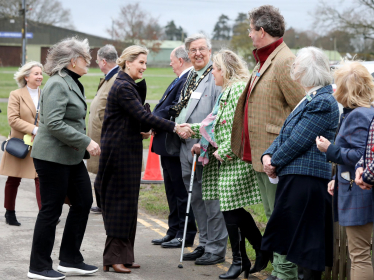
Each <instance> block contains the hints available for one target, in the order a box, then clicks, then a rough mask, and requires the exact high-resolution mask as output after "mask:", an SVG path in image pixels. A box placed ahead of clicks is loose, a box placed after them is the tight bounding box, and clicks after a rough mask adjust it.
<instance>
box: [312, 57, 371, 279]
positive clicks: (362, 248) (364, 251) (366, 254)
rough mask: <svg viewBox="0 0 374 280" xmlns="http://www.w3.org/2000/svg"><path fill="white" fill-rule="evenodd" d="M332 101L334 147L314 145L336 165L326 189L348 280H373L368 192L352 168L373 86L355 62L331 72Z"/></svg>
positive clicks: (326, 143) (365, 131) (361, 147)
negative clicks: (342, 233)
mask: <svg viewBox="0 0 374 280" xmlns="http://www.w3.org/2000/svg"><path fill="white" fill-rule="evenodd" d="M334 76H335V83H336V85H337V90H336V92H335V93H334V96H335V98H336V100H337V101H338V102H339V103H341V104H342V105H343V106H344V109H343V114H342V115H341V117H340V127H339V131H338V133H337V135H336V139H335V144H331V143H330V141H328V140H327V139H324V138H322V139H321V140H322V141H321V142H317V147H318V149H319V150H320V151H321V152H324V153H326V158H327V160H328V161H330V162H334V163H337V164H338V166H337V173H336V175H335V180H332V181H331V182H330V183H329V186H328V192H329V193H330V194H331V195H333V196H334V199H333V206H334V218H335V221H338V222H339V224H340V225H341V226H345V227H346V232H347V238H348V251H349V255H350V259H351V261H352V265H351V279H352V280H363V279H373V278H374V277H373V267H372V264H371V255H370V249H371V234H372V231H373V207H372V198H371V196H372V190H371V189H370V190H362V189H361V188H360V187H359V186H357V185H356V183H355V182H354V181H353V180H354V178H355V165H356V163H357V162H358V161H359V160H360V158H361V157H362V156H363V154H364V151H365V148H366V138H367V135H368V130H369V126H370V122H371V120H372V119H373V117H374V108H373V107H372V106H371V102H372V100H373V99H374V82H373V77H372V76H371V75H370V73H369V71H368V70H367V69H366V68H365V67H364V66H363V65H362V64H361V63H359V62H346V63H344V64H343V65H342V66H341V67H339V68H338V69H337V70H336V71H335V75H334Z"/></svg>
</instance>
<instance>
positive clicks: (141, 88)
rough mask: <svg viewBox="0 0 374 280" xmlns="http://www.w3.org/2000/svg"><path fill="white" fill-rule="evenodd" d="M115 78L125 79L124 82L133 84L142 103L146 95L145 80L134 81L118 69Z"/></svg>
mask: <svg viewBox="0 0 374 280" xmlns="http://www.w3.org/2000/svg"><path fill="white" fill-rule="evenodd" d="M117 79H119V80H125V81H126V82H128V83H130V84H131V85H132V86H134V88H135V90H136V91H137V92H138V94H139V96H140V98H141V100H142V103H143V104H144V102H145V98H146V95H147V84H146V82H145V79H143V80H141V81H140V82H137V83H136V82H135V81H134V80H133V79H132V78H131V77H130V76H129V75H128V74H127V73H125V72H124V71H119V72H118V76H117Z"/></svg>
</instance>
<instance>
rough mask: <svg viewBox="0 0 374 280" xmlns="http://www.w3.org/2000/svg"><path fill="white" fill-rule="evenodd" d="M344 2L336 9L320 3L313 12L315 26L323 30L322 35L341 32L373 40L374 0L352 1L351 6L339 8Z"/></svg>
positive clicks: (324, 2)
mask: <svg viewBox="0 0 374 280" xmlns="http://www.w3.org/2000/svg"><path fill="white" fill-rule="evenodd" d="M344 2H345V3H347V1H342V2H341V3H340V5H339V7H337V6H334V5H331V4H329V3H328V2H327V1H326V0H324V1H321V2H320V3H319V5H318V6H317V9H316V10H315V12H314V18H315V21H314V24H315V26H318V27H321V28H325V29H326V32H324V33H328V32H330V31H331V30H341V31H347V32H350V33H352V34H356V35H361V36H362V37H363V39H364V40H366V39H371V40H374V0H353V1H349V3H352V2H353V4H352V6H349V7H348V6H346V8H341V7H344V6H345V5H343V4H344Z"/></svg>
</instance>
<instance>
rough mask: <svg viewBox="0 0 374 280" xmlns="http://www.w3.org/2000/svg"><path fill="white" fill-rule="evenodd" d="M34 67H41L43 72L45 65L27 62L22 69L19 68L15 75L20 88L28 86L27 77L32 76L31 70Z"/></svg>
mask: <svg viewBox="0 0 374 280" xmlns="http://www.w3.org/2000/svg"><path fill="white" fill-rule="evenodd" d="M34 67H40V69H42V71H43V65H42V64H41V63H40V62H37V61H30V62H27V63H26V64H25V65H23V66H22V67H20V68H18V70H17V72H16V73H14V79H15V80H16V82H17V85H18V87H19V88H23V87H25V86H26V84H27V82H26V80H25V78H26V77H28V76H30V74H31V70H32V68H34Z"/></svg>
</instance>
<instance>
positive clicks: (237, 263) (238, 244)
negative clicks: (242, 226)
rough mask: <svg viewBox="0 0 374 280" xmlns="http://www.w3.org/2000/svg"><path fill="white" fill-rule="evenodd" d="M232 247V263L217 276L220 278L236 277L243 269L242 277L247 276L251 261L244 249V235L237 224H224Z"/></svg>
mask: <svg viewBox="0 0 374 280" xmlns="http://www.w3.org/2000/svg"><path fill="white" fill-rule="evenodd" d="M226 227H227V232H228V234H229V238H230V243H231V249H232V264H231V266H230V268H229V270H228V271H227V272H226V273H225V274H221V275H220V276H219V278H220V279H236V278H238V277H239V275H240V274H241V273H242V272H243V271H244V273H245V274H244V278H248V275H249V269H250V268H251V261H250V260H249V259H248V256H247V252H246V250H245V237H244V234H243V233H241V232H240V231H239V228H238V226H237V225H231V224H226Z"/></svg>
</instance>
